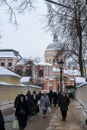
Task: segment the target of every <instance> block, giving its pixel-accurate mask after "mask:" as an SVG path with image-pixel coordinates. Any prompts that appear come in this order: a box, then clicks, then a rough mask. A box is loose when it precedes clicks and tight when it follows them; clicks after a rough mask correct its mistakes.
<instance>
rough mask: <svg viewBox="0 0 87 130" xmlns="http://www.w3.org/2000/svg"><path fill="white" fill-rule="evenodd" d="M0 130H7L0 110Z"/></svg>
mask: <svg viewBox="0 0 87 130" xmlns="http://www.w3.org/2000/svg"><path fill="white" fill-rule="evenodd" d="M0 130H5V123H4V118H3V114H2V112H1V110H0Z"/></svg>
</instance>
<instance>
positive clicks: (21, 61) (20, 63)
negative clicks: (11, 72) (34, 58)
mask: <svg viewBox="0 0 87 130" xmlns="http://www.w3.org/2000/svg"><path fill="white" fill-rule="evenodd" d="M24 64H25V62H24V60H23V59H21V60H20V61H19V62H18V63H17V64H16V65H24Z"/></svg>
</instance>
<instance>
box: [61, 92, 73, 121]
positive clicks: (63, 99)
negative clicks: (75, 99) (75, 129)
mask: <svg viewBox="0 0 87 130" xmlns="http://www.w3.org/2000/svg"><path fill="white" fill-rule="evenodd" d="M69 104H70V99H69V96H68V95H67V94H66V93H65V92H63V93H62V95H61V97H60V99H59V107H60V111H61V114H62V120H63V121H65V120H66V117H67V111H68V105H69Z"/></svg>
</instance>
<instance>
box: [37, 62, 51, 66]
mask: <svg viewBox="0 0 87 130" xmlns="http://www.w3.org/2000/svg"><path fill="white" fill-rule="evenodd" d="M37 65H43V66H52V64H50V63H46V62H39V63H38V64H37Z"/></svg>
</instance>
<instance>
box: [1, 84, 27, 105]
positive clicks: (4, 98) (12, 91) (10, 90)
mask: <svg viewBox="0 0 87 130" xmlns="http://www.w3.org/2000/svg"><path fill="white" fill-rule="evenodd" d="M20 93H23V94H26V88H25V87H11V86H8V87H6V86H0V105H3V104H8V103H14V100H15V98H16V96H17V95H18V94H20Z"/></svg>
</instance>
